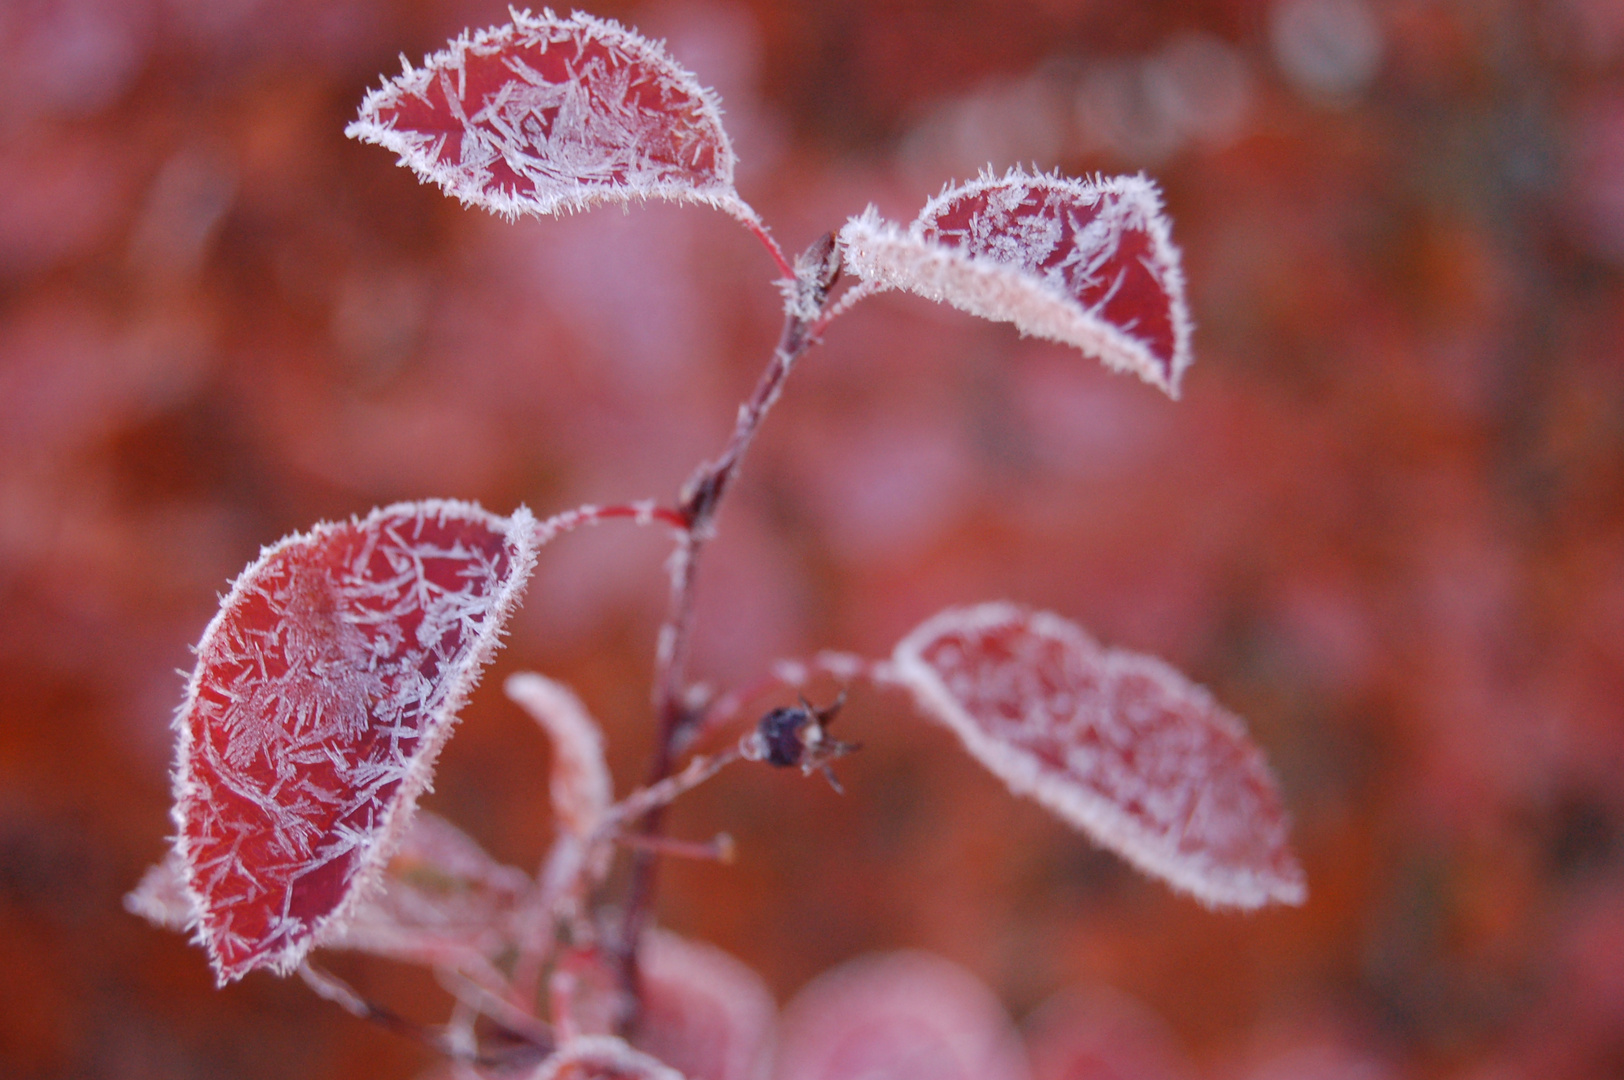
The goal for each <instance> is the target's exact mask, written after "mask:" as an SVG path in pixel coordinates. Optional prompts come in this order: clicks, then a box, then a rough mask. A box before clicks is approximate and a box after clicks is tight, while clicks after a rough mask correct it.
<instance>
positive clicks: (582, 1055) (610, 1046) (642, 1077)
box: [528, 1035, 684, 1080]
mask: <svg viewBox="0 0 1624 1080" xmlns="http://www.w3.org/2000/svg"><path fill="white" fill-rule="evenodd" d="M528 1080H684V1078H683V1075H682V1074H681V1073H680V1072H678V1071H677V1070H675V1069H673V1068H672V1067H671V1066H669V1065H667V1064H665V1062H663V1061H661V1060H660V1059H658V1058H656V1057H652V1056H650V1055H648V1054H645V1053H643V1052H642V1051H641V1050H634V1049H632V1048H631V1046H630V1045H628V1044H627V1043H626V1042H625V1041H624V1040H622V1039H617V1038H615V1037H614V1036H613V1035H580V1036H577V1037H576V1038H573V1039H570V1040H568V1041H566V1042H565V1043H564V1045H562V1046H560V1047H559V1048H558V1049H557V1050H556V1051H554V1052H553V1053H552V1054H551V1055H550V1056H549V1057H548V1058H547V1060H546V1061H543V1062H542V1063H541V1064H540V1065H539V1066H538V1067H537V1068H536V1070H535V1072H533V1073H530V1074H529V1077H528Z"/></svg>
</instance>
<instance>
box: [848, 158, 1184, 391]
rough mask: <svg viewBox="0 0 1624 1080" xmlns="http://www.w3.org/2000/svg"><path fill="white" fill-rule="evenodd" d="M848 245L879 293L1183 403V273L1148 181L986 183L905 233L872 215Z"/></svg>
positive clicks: (958, 192) (854, 228)
mask: <svg viewBox="0 0 1624 1080" xmlns="http://www.w3.org/2000/svg"><path fill="white" fill-rule="evenodd" d="M840 242H841V245H842V247H843V248H844V250H845V260H846V268H847V269H848V270H850V271H851V272H852V273H854V274H856V275H857V276H858V277H861V278H863V279H864V280H865V281H866V282H869V283H871V286H877V287H883V288H897V289H907V290H909V291H911V292H916V293H918V294H919V295H921V296H924V297H926V298H928V299H931V300H937V301H946V302H947V303H949V304H952V305H953V306H954V307H956V308H960V309H962V310H964V311H968V312H970V313H971V314H974V315H979V316H981V317H982V318H986V319H993V320H996V321H999V322H1012V323H1014V324H1015V325H1016V326H1017V327H1018V328H1019V329H1020V331H1021V332H1022V333H1024V334H1031V335H1033V336H1034V337H1041V338H1047V339H1049V340H1052V341H1058V342H1061V343H1063V344H1067V345H1074V346H1076V347H1077V348H1079V349H1082V350H1083V351H1084V352H1085V353H1088V354H1090V355H1092V356H1094V357H1096V358H1098V359H1099V360H1101V361H1103V362H1104V363H1105V364H1107V365H1108V366H1110V367H1113V368H1116V369H1118V370H1121V371H1131V372H1133V373H1134V374H1136V375H1138V376H1139V377H1140V378H1142V379H1144V380H1145V381H1146V382H1148V383H1150V384H1151V385H1153V386H1156V387H1159V388H1161V389H1162V390H1164V391H1166V392H1167V393H1168V394H1169V395H1171V396H1174V397H1177V396H1178V386H1179V379H1180V377H1181V376H1182V375H1183V374H1184V369H1185V368H1187V367H1189V365H1190V316H1189V308H1188V306H1187V304H1186V302H1185V299H1184V272H1183V270H1182V268H1181V266H1180V262H1179V252H1178V248H1176V247H1175V246H1174V245H1173V241H1172V238H1171V230H1170V226H1169V224H1168V221H1167V218H1166V216H1165V215H1164V214H1163V213H1162V205H1161V196H1160V195H1159V194H1158V192H1157V190H1156V187H1155V185H1154V184H1152V183H1151V182H1150V181H1149V180H1147V179H1145V178H1144V177H1143V176H1119V177H1115V178H1113V179H1109V180H1102V179H1094V180H1073V179H1070V178H1067V177H1062V176H1047V175H1033V174H1031V173H1026V172H1023V171H1021V170H1018V169H1012V170H1010V171H1009V172H1008V173H1006V174H1005V175H1004V176H1002V177H997V176H993V175H991V174H990V173H989V174H983V175H982V176H981V177H980V178H978V179H976V180H974V181H972V182H970V183H968V184H963V185H960V186H958V187H949V188H947V189H945V190H944V191H943V192H942V193H941V194H940V195H938V196H936V197H935V198H934V199H932V200H930V201H929V202H928V203H926V204H925V208H924V209H923V210H922V211H920V213H919V217H918V218H917V219H916V220H915V221H914V223H913V224H912V225H911V226H910V227H909V228H908V229H907V230H906V231H904V230H903V229H901V228H899V227H898V226H896V225H894V224H892V223H890V222H887V221H884V220H882V219H881V218H880V217H879V215H878V214H876V213H875V212H874V210H873V209H872V208H871V209H870V210H869V211H868V212H866V213H864V214H862V215H860V216H858V217H855V218H852V219H851V220H850V221H848V222H847V223H846V226H845V227H844V228H843V229H841V231H840Z"/></svg>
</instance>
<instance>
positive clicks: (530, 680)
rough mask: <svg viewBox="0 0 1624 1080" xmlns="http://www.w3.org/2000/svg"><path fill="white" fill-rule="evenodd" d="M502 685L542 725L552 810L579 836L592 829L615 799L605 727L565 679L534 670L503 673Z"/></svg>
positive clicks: (568, 830) (511, 697) (561, 823)
mask: <svg viewBox="0 0 1624 1080" xmlns="http://www.w3.org/2000/svg"><path fill="white" fill-rule="evenodd" d="M502 689H503V691H504V692H505V693H506V694H507V696H508V698H509V699H510V700H511V701H513V702H514V703H515V704H517V705H519V706H520V707H521V708H523V709H524V711H525V712H527V713H529V714H530V717H531V719H533V720H535V722H536V723H537V724H539V725H541V727H542V729H543V730H544V731H546V732H547V735H548V737H549V738H550V739H552V743H553V773H552V799H553V814H554V816H555V817H557V819H558V823H559V825H560V827H561V828H563V829H564V830H565V831H567V832H568V833H570V834H571V835H572V836H574V837H576V838H577V839H579V840H585V839H586V838H587V837H589V836H591V835H592V831H593V830H594V829H596V828H597V827H598V823H599V822H600V821H601V820H602V819H603V815H604V812H605V811H607V810H608V809H609V804H610V803H611V802H613V801H614V790H613V781H612V780H611V779H610V776H609V766H608V764H607V763H606V762H605V761H604V759H603V732H602V731H600V730H599V729H598V725H597V723H596V721H594V720H593V719H592V717H591V716H590V715H589V714H588V713H587V711H586V706H584V705H582V704H581V699H580V698H578V697H576V696H575V694H574V692H573V691H571V690H570V688H569V687H567V686H565V685H564V684H563V683H558V682H554V681H553V680H552V679H549V678H547V677H545V676H543V675H537V674H536V673H535V672H533V671H518V672H514V673H513V674H512V675H509V676H508V677H507V681H506V682H505V683H503V684H502Z"/></svg>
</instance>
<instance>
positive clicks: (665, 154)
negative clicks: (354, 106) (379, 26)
mask: <svg viewBox="0 0 1624 1080" xmlns="http://www.w3.org/2000/svg"><path fill="white" fill-rule="evenodd" d="M403 64H404V67H405V71H404V72H403V73H402V74H401V75H399V76H397V77H395V78H394V79H392V80H389V81H388V82H385V83H384V85H383V86H381V87H379V88H378V89H376V90H373V91H371V92H370V93H369V94H367V97H366V100H365V101H364V102H363V103H362V105H361V115H360V119H358V120H356V121H355V122H354V123H352V124H350V126H349V127H348V128H346V129H345V134H346V135H349V136H351V137H352V138H357V139H361V140H363V141H366V142H370V143H375V144H377V145H379V146H382V147H385V148H386V149H389V150H393V151H395V152H396V153H398V154H400V159H401V163H402V164H405V165H409V166H411V168H412V169H413V171H415V172H416V173H417V175H418V176H419V177H420V178H421V179H423V180H432V181H433V182H434V183H436V184H439V185H440V187H441V188H442V189H444V191H445V192H446V193H447V194H448V195H455V196H456V197H457V198H459V199H461V200H462V201H463V202H464V203H465V204H473V205H475V206H482V207H484V208H485V209H487V210H490V211H493V212H495V213H498V214H502V215H504V216H507V217H514V216H516V215H518V214H521V213H533V214H558V213H562V212H565V211H574V210H581V209H585V208H587V207H590V206H593V205H595V204H597V203H600V202H605V201H617V202H626V201H628V200H631V199H644V198H649V197H656V198H663V199H672V200H675V201H679V202H699V203H706V204H708V205H711V206H717V207H719V208H721V209H723V210H726V211H727V212H729V213H732V214H733V215H734V216H736V217H740V218H742V219H744V220H748V221H755V220H756V217H755V212H754V211H752V210H750V209H749V207H747V206H745V205H744V203H742V202H740V201H739V199H738V196H737V195H736V194H735V192H734V190H733V165H734V156H733V147H732V146H731V144H730V143H729V142H728V138H727V134H726V132H724V131H723V130H722V120H721V110H720V109H719V108H718V106H717V103H716V101H715V98H714V97H713V95H712V94H711V93H710V92H709V91H708V90H706V89H705V88H704V87H702V86H701V85H700V84H699V82H698V80H696V79H695V78H694V77H693V75H691V74H690V73H689V72H687V71H686V70H684V69H683V68H682V67H681V66H679V65H678V64H677V63H676V62H674V61H673V60H672V59H671V58H670V57H668V56H666V54H665V51H664V49H662V48H661V47H660V46H659V45H657V44H655V43H653V42H651V41H648V40H647V39H645V38H643V37H641V36H640V35H638V34H637V33H635V32H634V31H631V30H627V29H626V28H624V27H622V26H620V25H619V24H618V23H615V22H611V21H607V20H603V19H596V18H593V17H592V16H590V15H584V14H581V13H580V12H577V13H575V14H574V15H571V16H570V17H569V18H567V19H563V18H559V17H558V16H556V15H554V14H553V13H552V12H551V11H544V12H543V13H542V14H541V15H540V16H535V15H531V14H530V13H529V12H514V13H513V22H511V23H509V24H507V25H506V26H500V27H496V28H493V29H490V30H483V31H480V32H479V33H476V34H474V35H473V36H472V37H469V36H468V35H467V34H464V35H463V36H462V37H460V38H458V39H457V40H456V41H453V42H451V43H450V46H449V47H448V48H446V49H443V50H441V51H440V52H437V53H435V54H434V55H433V56H431V57H428V58H427V59H425V60H424V66H423V67H422V68H413V67H412V66H411V65H410V64H409V63H405V62H404V61H403Z"/></svg>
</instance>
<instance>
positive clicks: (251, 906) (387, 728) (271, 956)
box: [174, 501, 537, 983]
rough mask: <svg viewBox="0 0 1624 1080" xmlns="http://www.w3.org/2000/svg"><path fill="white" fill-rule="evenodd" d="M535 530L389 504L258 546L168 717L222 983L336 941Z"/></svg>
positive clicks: (462, 513) (379, 865) (475, 510)
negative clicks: (327, 938)
mask: <svg viewBox="0 0 1624 1080" xmlns="http://www.w3.org/2000/svg"><path fill="white" fill-rule="evenodd" d="M536 529H537V526H536V522H535V519H534V518H533V517H532V516H531V515H530V512H529V511H528V510H525V509H523V508H522V507H521V508H520V509H519V511H518V512H517V513H515V514H514V515H513V516H512V517H511V518H500V517H496V516H495V515H493V514H489V513H487V512H485V511H484V510H482V509H480V508H479V507H478V506H474V505H472V504H470V503H457V502H442V501H428V502H420V503H399V504H396V505H394V506H389V507H386V508H384V509H381V510H374V511H373V512H372V513H371V514H369V515H368V516H367V517H366V518H364V519H361V520H353V519H352V520H351V521H348V522H343V523H338V524H323V525H318V526H316V527H315V528H314V529H312V530H311V531H310V532H308V533H302V534H296V535H294V536H290V537H288V538H287V539H285V540H282V541H281V542H280V543H278V544H276V545H274V546H272V547H269V548H266V549H265V550H264V551H263V552H262V553H261V554H260V557H259V559H258V560H257V561H256V562H254V563H253V564H252V565H250V566H249V567H248V569H246V570H245V571H243V573H242V574H241V575H240V576H239V577H238V578H237V580H236V582H235V583H234V584H233V585H232V588H231V592H230V593H229V595H227V596H226V598H225V600H224V601H222V603H221V606H220V611H219V613H218V614H216V615H215V617H214V620H213V621H212V622H211V623H210V624H209V626H208V629H207V630H205V631H204V633H203V639H202V641H201V642H200V643H199V644H198V648H197V653H198V660H197V667H196V669H195V670H194V671H193V673H192V677H191V681H190V684H189V685H188V688H187V695H186V701H185V703H184V704H183V705H182V707H181V709H180V712H179V714H178V716H177V717H176V720H175V725H176V728H177V730H178V733H179V740H178V749H177V762H178V763H177V767H176V772H175V810H174V816H175V822H176V824H177V826H178V830H179V835H178V836H177V838H176V850H177V851H178V852H179V854H180V858H181V861H182V863H183V865H184V869H185V878H186V890H187V893H188V895H189V896H190V897H191V899H192V901H193V905H194V907H195V909H196V911H197V915H198V923H197V931H198V937H199V939H200V940H201V941H202V943H203V944H204V946H206V947H207V949H208V951H209V958H210V960H211V962H212V963H213V965H214V969H215V974H216V976H217V978H218V979H219V980H220V982H222V983H225V982H228V981H230V980H232V979H236V978H240V977H241V976H243V975H244V974H246V973H247V972H249V971H251V970H254V969H255V968H261V967H264V968H270V969H271V970H273V971H276V972H277V973H279V974H286V973H288V972H289V971H291V970H293V968H295V967H296V966H297V965H298V963H299V961H300V960H301V959H302V958H303V956H304V954H305V953H306V952H307V951H308V950H309V949H310V947H311V946H312V945H313V944H316V943H318V942H319V941H320V940H321V939H322V937H323V931H324V930H329V932H333V933H336V932H337V931H338V930H339V929H341V928H342V926H343V924H344V921H345V919H346V918H347V917H348V916H349V915H350V914H351V913H352V912H353V911H354V910H355V909H356V908H357V906H358V905H359V904H360V902H361V900H362V899H363V898H364V895H365V894H366V892H367V890H368V888H369V886H370V885H371V884H372V883H374V882H375V881H376V880H377V879H378V877H379V875H380V873H381V871H382V869H383V867H384V864H385V863H386V862H387V861H388V858H389V856H390V855H391V854H392V853H393V851H394V849H395V847H396V846H397V845H398V843H399V841H400V839H401V838H402V837H403V836H404V835H405V832H406V826H407V825H408V823H409V821H410V819H411V815H412V811H413V809H414V807H415V805H416V801H417V797H418V795H419V794H420V793H421V792H423V791H424V790H425V789H426V788H427V787H428V783H429V778H430V774H431V772H432V770H433V766H434V760H435V758H436V756H437V755H438V753H439V750H440V747H441V746H442V745H443V744H444V742H445V740H446V738H447V737H448V736H449V735H450V733H451V727H452V724H453V723H454V721H455V720H456V716H457V713H458V711H459V710H460V709H461V708H462V705H463V703H464V701H465V700H466V699H467V696H468V694H469V692H470V691H471V690H472V688H473V686H474V684H475V682H477V680H478V677H479V673H480V670H481V668H483V667H484V665H485V663H486V662H487V661H488V660H489V659H490V658H491V656H492V655H493V654H494V653H495V651H496V649H497V647H498V645H499V639H500V634H501V630H502V626H503V624H504V623H505V622H506V621H507V618H508V616H509V615H510V614H511V613H512V612H513V610H514V608H515V607H516V606H517V604H518V600H519V596H520V594H521V593H522V591H523V589H524V585H525V583H526V581H527V580H528V579H529V576H530V571H531V569H532V568H533V567H534V565H535V542H536Z"/></svg>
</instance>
